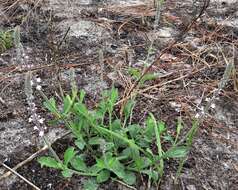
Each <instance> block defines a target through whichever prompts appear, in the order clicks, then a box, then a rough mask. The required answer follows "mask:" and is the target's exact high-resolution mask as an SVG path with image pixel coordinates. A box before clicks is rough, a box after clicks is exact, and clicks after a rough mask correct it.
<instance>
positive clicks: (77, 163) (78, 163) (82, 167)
mask: <svg viewBox="0 0 238 190" xmlns="http://www.w3.org/2000/svg"><path fill="white" fill-rule="evenodd" d="M70 164H71V166H72V167H73V168H74V169H76V170H78V171H87V169H88V168H87V166H86V164H85V162H84V160H83V158H82V157H81V156H75V157H74V158H73V159H72V160H71V161H70Z"/></svg>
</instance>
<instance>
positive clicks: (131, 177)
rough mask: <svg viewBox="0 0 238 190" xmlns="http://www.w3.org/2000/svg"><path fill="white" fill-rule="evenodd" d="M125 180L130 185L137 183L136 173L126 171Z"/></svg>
mask: <svg viewBox="0 0 238 190" xmlns="http://www.w3.org/2000/svg"><path fill="white" fill-rule="evenodd" d="M123 181H124V182H125V183H127V184H128V185H134V184H135V183H136V175H135V174H134V173H133V172H131V171H126V172H125V175H124V177H123Z"/></svg>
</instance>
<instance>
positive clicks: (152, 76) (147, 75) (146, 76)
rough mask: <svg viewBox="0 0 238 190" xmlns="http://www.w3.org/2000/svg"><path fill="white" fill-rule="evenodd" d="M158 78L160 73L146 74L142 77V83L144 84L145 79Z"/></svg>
mask: <svg viewBox="0 0 238 190" xmlns="http://www.w3.org/2000/svg"><path fill="white" fill-rule="evenodd" d="M157 78H158V74H156V73H149V74H146V75H145V76H144V77H143V78H142V79H141V84H143V83H144V82H145V81H150V80H155V79H157Z"/></svg>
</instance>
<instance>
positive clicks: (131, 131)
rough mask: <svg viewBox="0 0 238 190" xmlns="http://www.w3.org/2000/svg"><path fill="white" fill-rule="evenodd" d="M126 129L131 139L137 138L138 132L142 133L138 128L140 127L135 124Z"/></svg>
mask: <svg viewBox="0 0 238 190" xmlns="http://www.w3.org/2000/svg"><path fill="white" fill-rule="evenodd" d="M127 129H128V131H129V134H130V136H131V138H133V139H135V138H137V137H138V136H139V134H140V132H141V131H142V128H141V127H140V125H137V124H134V125H129V126H128V127H127Z"/></svg>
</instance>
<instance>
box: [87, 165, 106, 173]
mask: <svg viewBox="0 0 238 190" xmlns="http://www.w3.org/2000/svg"><path fill="white" fill-rule="evenodd" d="M102 169H104V167H99V166H98V165H97V164H95V165H93V166H91V167H90V168H89V169H88V170H89V172H91V173H95V174H96V173H98V172H100V171H101V170H102Z"/></svg>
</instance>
